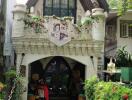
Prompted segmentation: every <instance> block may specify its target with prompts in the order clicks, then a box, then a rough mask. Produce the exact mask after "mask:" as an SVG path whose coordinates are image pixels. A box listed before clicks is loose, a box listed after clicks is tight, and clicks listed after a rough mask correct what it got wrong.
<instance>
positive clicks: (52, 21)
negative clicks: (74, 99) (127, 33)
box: [12, 0, 107, 100]
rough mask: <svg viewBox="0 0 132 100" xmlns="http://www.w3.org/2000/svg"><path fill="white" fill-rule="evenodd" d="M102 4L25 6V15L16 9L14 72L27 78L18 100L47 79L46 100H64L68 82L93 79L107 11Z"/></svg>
mask: <svg viewBox="0 0 132 100" xmlns="http://www.w3.org/2000/svg"><path fill="white" fill-rule="evenodd" d="M102 1H103V2H100V0H97V1H96V0H63V1H62V0H29V1H28V3H27V8H28V10H26V6H25V5H15V7H14V10H13V14H14V20H13V28H12V43H13V47H14V49H15V52H16V55H17V59H16V67H17V72H18V73H19V74H21V75H22V76H23V77H24V78H25V81H22V84H23V86H24V88H25V89H26V90H25V91H24V92H23V93H22V94H21V95H22V100H27V97H28V96H27V95H28V89H29V88H28V84H29V83H30V82H31V81H32V80H33V79H36V80H39V79H41V78H45V80H46V82H47V84H48V86H49V93H50V95H51V96H50V97H51V98H50V99H51V100H52V99H54V98H55V96H57V95H55V92H54V91H53V90H54V89H55V90H57V91H58V92H57V93H58V94H59V96H58V99H57V100H63V99H64V98H63V99H62V98H61V97H60V95H63V96H62V97H65V98H66V97H67V96H68V95H67V93H68V92H70V90H69V87H68V86H67V85H68V84H70V82H71V81H72V76H78V77H79V78H81V79H82V80H85V79H89V78H90V77H92V76H96V75H97V67H98V58H100V57H101V56H102V52H104V37H105V18H106V13H105V12H106V10H107V9H106V8H107V7H106V6H107V3H106V2H105V0H102ZM27 11H29V13H28V14H27ZM38 16H39V17H38ZM89 19H90V20H89ZM76 71H77V72H76ZM75 72H76V73H75ZM77 73H78V74H77ZM74 74H76V75H74ZM64 79H65V80H64ZM58 83H60V84H58ZM61 89H62V90H64V91H65V92H60V91H61ZM72 90H73V89H72Z"/></svg>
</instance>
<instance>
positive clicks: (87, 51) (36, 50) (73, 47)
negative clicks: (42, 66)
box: [13, 38, 103, 56]
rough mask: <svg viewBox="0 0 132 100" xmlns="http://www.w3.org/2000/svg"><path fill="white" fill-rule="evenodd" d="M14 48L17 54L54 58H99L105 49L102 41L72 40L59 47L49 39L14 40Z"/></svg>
mask: <svg viewBox="0 0 132 100" xmlns="http://www.w3.org/2000/svg"><path fill="white" fill-rule="evenodd" d="M13 46H14V49H15V50H16V53H25V54H45V55H52V56H61V55H75V56H78V55H80V56H89V55H93V56H98V55H100V52H101V49H102V47H103V42H101V41H88V40H85V41H84V40H72V41H70V42H69V43H67V44H65V45H63V46H61V47H58V46H56V45H55V44H53V43H52V42H50V41H49V40H48V39H47V40H46V39H39V40H38V39H27V38H21V39H20V38H13Z"/></svg>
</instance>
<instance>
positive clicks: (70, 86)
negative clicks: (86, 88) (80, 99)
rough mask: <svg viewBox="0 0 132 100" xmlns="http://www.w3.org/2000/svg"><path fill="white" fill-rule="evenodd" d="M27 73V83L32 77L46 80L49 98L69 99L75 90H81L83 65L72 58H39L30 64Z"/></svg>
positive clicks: (54, 99)
mask: <svg viewBox="0 0 132 100" xmlns="http://www.w3.org/2000/svg"><path fill="white" fill-rule="evenodd" d="M29 73H30V75H29V76H30V77H29V83H30V82H31V81H32V80H33V78H36V79H35V80H36V81H38V80H39V79H41V78H44V79H45V80H46V83H47V85H48V89H49V97H50V100H71V99H70V97H73V98H75V97H74V96H77V95H76V94H77V92H78V94H79V93H81V92H83V90H82V87H81V86H82V84H81V83H82V82H83V81H84V79H85V65H84V64H81V63H79V62H78V61H75V60H73V59H70V58H67V57H62V56H54V57H47V58H44V59H40V60H37V61H35V62H32V63H31V64H30V70H29ZM37 75H38V76H37ZM74 100H76V99H74Z"/></svg>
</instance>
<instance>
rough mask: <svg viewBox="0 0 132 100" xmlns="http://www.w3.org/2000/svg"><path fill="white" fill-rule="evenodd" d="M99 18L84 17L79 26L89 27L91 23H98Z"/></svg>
mask: <svg viewBox="0 0 132 100" xmlns="http://www.w3.org/2000/svg"><path fill="white" fill-rule="evenodd" d="M98 20H99V18H98V17H93V16H89V17H84V18H83V19H82V20H81V25H90V24H92V23H94V22H95V21H98Z"/></svg>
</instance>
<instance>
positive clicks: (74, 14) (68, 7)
mask: <svg viewBox="0 0 132 100" xmlns="http://www.w3.org/2000/svg"><path fill="white" fill-rule="evenodd" d="M46 1H48V0H44V2H43V16H52V15H55V14H54V13H53V8H54V7H53V0H51V1H52V2H51V3H52V4H51V5H52V7H46ZM46 8H47V9H48V8H50V9H51V14H45V12H46V11H45V9H46ZM65 9H66V10H67V15H64V16H70V13H69V11H70V10H73V11H72V14H73V15H72V16H71V17H74V18H75V19H76V10H77V0H74V6H73V8H70V4H69V0H67V8H65ZM56 16H57V15H56ZM64 16H62V13H61V0H59V16H58V17H64Z"/></svg>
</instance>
